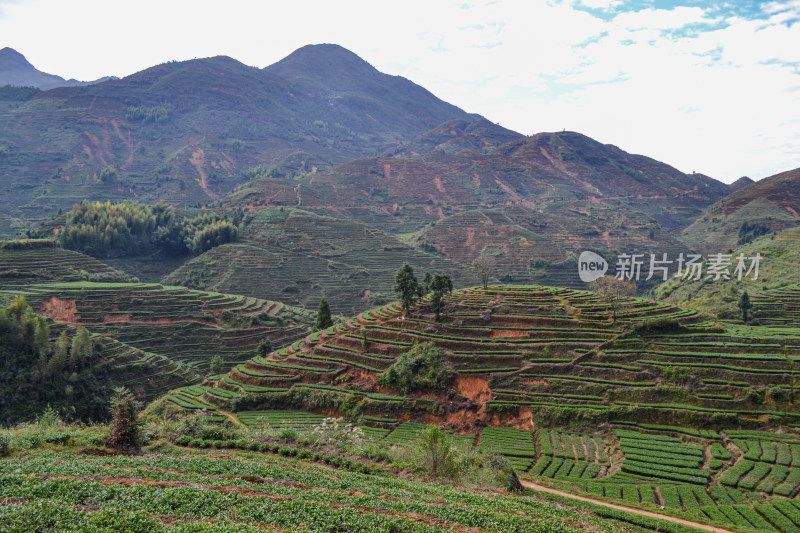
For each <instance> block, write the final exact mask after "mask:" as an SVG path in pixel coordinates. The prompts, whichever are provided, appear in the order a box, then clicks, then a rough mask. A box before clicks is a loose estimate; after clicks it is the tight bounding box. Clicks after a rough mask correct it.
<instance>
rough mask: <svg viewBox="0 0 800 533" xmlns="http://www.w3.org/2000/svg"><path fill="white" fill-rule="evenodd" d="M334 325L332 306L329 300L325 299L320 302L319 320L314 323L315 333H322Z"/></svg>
mask: <svg viewBox="0 0 800 533" xmlns="http://www.w3.org/2000/svg"><path fill="white" fill-rule="evenodd" d="M332 325H333V318H331V306H330V305H328V300H326V299H325V298H323V299H322V300H320V301H319V309H317V320H316V322H314V331H321V330H323V329H327V328H329V327H331V326H332Z"/></svg>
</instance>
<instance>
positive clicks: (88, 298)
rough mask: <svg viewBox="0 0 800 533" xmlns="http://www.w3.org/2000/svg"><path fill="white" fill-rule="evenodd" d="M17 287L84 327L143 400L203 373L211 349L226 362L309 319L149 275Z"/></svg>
mask: <svg viewBox="0 0 800 533" xmlns="http://www.w3.org/2000/svg"><path fill="white" fill-rule="evenodd" d="M19 293H21V294H24V295H25V297H26V299H27V301H28V303H29V304H30V305H31V306H32V307H34V309H36V310H37V312H38V313H40V314H42V315H45V316H48V317H50V318H51V319H52V320H54V321H55V322H56V324H59V323H61V324H66V325H69V326H84V327H86V328H87V329H88V330H89V331H90V333H92V334H93V336H94V337H95V338H96V339H97V344H98V346H99V347H100V350H101V355H102V356H103V359H102V360H103V361H105V362H106V364H107V363H111V368H112V369H113V372H114V374H115V376H116V378H115V381H116V382H117V383H119V384H123V385H127V386H129V387H130V388H132V389H134V390H135V391H136V392H137V394H139V395H140V396H141V397H142V398H144V399H147V400H152V399H154V398H156V397H158V396H161V395H163V394H164V393H166V392H168V391H170V390H171V389H174V388H176V387H178V386H181V385H186V384H190V383H196V382H198V381H200V379H201V377H202V376H206V375H207V374H208V372H209V365H210V362H211V359H212V358H213V357H214V356H217V355H219V356H220V357H222V359H223V361H224V364H225V365H227V368H230V367H231V366H234V365H236V364H240V363H243V362H244V361H245V360H246V359H247V358H248V357H249V356H251V355H252V352H253V351H254V350H255V348H256V346H257V345H258V344H259V343H260V342H261V341H263V340H266V339H269V340H270V341H271V342H272V343H273V345H275V346H283V345H285V344H288V343H291V342H294V341H296V340H297V339H300V338H303V337H304V336H305V335H306V334H307V333H308V331H309V327H308V324H309V323H310V322H311V321H312V319H313V314H312V313H310V312H307V311H305V310H303V309H299V308H294V307H291V306H285V305H283V304H279V303H276V302H270V301H265V300H259V299H256V298H246V297H242V296H232V295H226V294H219V293H207V292H200V291H192V290H189V289H186V288H184V287H169V286H163V285H160V284H152V283H151V284H144V283H94V282H86V281H77V282H58V283H37V284H28V285H24V286H18V287H14V288H13V289H12V290H10V291H8V294H19ZM55 331H56V333H57V331H58V328H57V327H56V329H55Z"/></svg>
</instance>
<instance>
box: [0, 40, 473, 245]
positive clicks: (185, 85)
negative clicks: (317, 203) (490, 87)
mask: <svg viewBox="0 0 800 533" xmlns="http://www.w3.org/2000/svg"><path fill="white" fill-rule="evenodd" d="M478 118H479V117H478V116H477V115H470V114H468V113H466V112H464V111H462V110H460V109H458V108H457V107H455V106H453V105H451V104H448V103H446V102H443V101H442V100H440V99H438V98H436V97H435V96H434V95H432V94H431V93H430V92H428V91H427V90H425V89H423V88H422V87H420V86H418V85H415V84H414V83H412V82H411V81H409V80H407V79H405V78H402V77H399V76H390V75H387V74H383V73H381V72H378V71H377V70H376V69H375V68H373V67H372V66H371V65H369V64H368V63H366V62H365V61H363V60H361V59H360V58H358V56H356V55H355V54H353V53H352V52H350V51H348V50H345V49H344V48H342V47H340V46H336V45H314V46H306V47H303V48H301V49H300V50H297V51H296V52H294V53H293V54H291V55H290V56H288V57H287V58H285V59H284V60H282V61H280V62H278V63H276V64H275V65H272V66H269V67H267V68H264V69H258V68H255V67H249V66H246V65H243V64H242V63H239V62H238V61H236V60H234V59H231V58H229V57H213V58H207V59H197V60H191V61H182V62H170V63H165V64H162V65H158V66H155V67H152V68H149V69H146V70H144V71H141V72H138V73H136V74H133V75H131V76H128V77H126V78H123V79H119V80H110V81H106V82H103V83H98V84H94V85H90V86H86V87H60V88H57V89H53V90H49V91H44V92H39V93H23V92H20V91H18V90H13V91H12V90H10V89H9V88H6V89H5V90H4V89H0V120H1V121H2V122H3V124H4V126H6V127H4V128H2V130H0V154H2V157H3V167H2V168H3V170H2V178H3V180H4V184H5V190H4V192H5V195H4V200H3V205H1V206H0V218H2V217H3V215H5V216H12V217H15V218H20V219H28V220H41V219H42V218H43V217H46V216H48V215H50V214H53V213H55V212H56V211H57V210H58V209H59V208H68V207H71V206H72V204H73V203H75V202H76V201H79V200H80V199H82V198H90V199H102V200H106V199H110V200H119V199H125V198H137V199H140V200H143V201H167V202H171V203H174V204H180V205H183V204H190V205H191V204H197V203H202V204H205V203H207V202H209V201H213V200H215V199H217V198H219V197H220V196H221V195H223V194H224V193H225V192H227V191H229V190H230V189H232V188H234V187H235V186H236V185H239V184H241V183H244V182H246V181H247V180H248V179H250V178H252V177H254V176H257V175H260V174H264V173H270V175H292V174H295V173H304V172H309V173H314V172H318V171H321V170H324V169H326V168H330V167H331V166H333V165H335V164H340V163H343V162H345V161H349V160H351V159H354V158H358V157H366V156H369V155H373V154H375V153H377V151H378V150H379V149H381V147H383V146H386V145H387V144H392V143H402V142H408V141H412V140H413V139H416V138H417V137H419V136H420V135H422V134H424V133H425V132H426V131H429V130H431V129H432V128H435V127H436V126H438V125H439V124H441V123H442V122H445V121H448V120H454V119H455V120H462V121H465V122H470V121H473V120H476V119H478ZM112 166H113V167H114V168H113V170H112V169H110V168H108V167H112ZM103 169H107V170H106V172H105V174H104V175H101V171H103ZM8 225H9V224H6V226H8ZM0 227H2V225H0ZM0 236H1V235H0Z"/></svg>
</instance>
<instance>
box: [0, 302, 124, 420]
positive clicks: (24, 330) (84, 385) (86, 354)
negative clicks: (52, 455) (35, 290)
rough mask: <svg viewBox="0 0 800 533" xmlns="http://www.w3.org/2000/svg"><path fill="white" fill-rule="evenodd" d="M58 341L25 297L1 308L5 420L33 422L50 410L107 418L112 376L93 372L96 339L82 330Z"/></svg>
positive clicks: (1, 411) (1, 413) (1, 412)
mask: <svg viewBox="0 0 800 533" xmlns="http://www.w3.org/2000/svg"><path fill="white" fill-rule="evenodd" d="M53 337H54V336H53V335H52V333H51V330H50V326H49V324H48V322H47V319H46V318H45V317H42V316H39V315H37V314H35V313H34V312H33V309H31V307H30V306H29V305H28V304H27V302H26V301H25V297H24V296H18V297H16V298H15V299H14V300H13V301H12V302H11V303H10V304H9V305H7V306H6V307H4V308H2V309H0V421H2V422H4V423H6V424H10V423H13V422H21V421H26V420H32V419H33V418H35V416H36V414H37V413H39V412H41V411H42V410H43V409H44V408H45V407H46V406H47V405H51V406H53V407H54V408H56V409H58V410H59V412H62V413H64V414H65V415H69V416H70V417H75V418H83V419H88V420H101V419H104V418H105V417H106V414H107V410H106V405H107V399H108V392H109V391H108V385H107V376H105V375H104V374H103V373H98V374H95V373H94V368H93V367H94V362H95V361H94V360H95V358H96V355H95V348H94V342H93V340H92V338H91V335H90V334H89V332H88V331H87V330H86V329H85V328H82V327H81V328H78V329H77V331H75V333H74V334H73V335H70V334H68V332H67V330H63V331H62V332H61V333H60V334H59V335H58V336H55V337H54V338H53ZM23 399H24V401H22V400H23Z"/></svg>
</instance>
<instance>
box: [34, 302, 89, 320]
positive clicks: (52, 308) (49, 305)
mask: <svg viewBox="0 0 800 533" xmlns="http://www.w3.org/2000/svg"><path fill="white" fill-rule="evenodd" d="M39 314H42V315H45V316H49V317H50V318H52V319H53V320H57V321H59V322H64V323H66V324H69V325H71V326H77V325H78V320H80V318H81V317H80V315H79V314H78V306H77V305H76V304H75V300H62V299H61V298H57V297H55V296H53V297H51V298H50V299H49V300H47V301H45V302H43V303H42V305H41V307H39Z"/></svg>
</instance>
